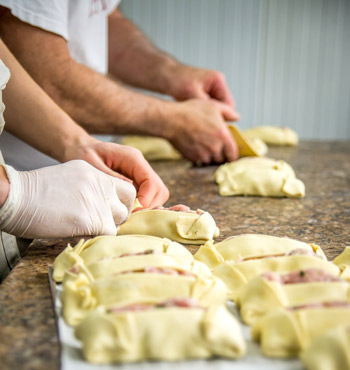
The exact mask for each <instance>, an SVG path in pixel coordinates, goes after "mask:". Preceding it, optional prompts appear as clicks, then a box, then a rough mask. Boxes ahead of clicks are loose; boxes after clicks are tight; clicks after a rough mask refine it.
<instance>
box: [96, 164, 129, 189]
mask: <svg viewBox="0 0 350 370" xmlns="http://www.w3.org/2000/svg"><path fill="white" fill-rule="evenodd" d="M90 164H91V165H92V166H94V167H95V168H97V169H98V170H100V171H102V172H104V173H106V174H107V175H110V176H113V177H115V178H117V179H120V180H124V181H126V182H128V183H131V184H132V180H130V179H129V178H127V177H125V176H123V175H121V174H120V173H118V172H115V171H113V170H112V169H111V168H109V167H108V166H106V165H105V164H104V162H101V163H100V162H94V163H90Z"/></svg>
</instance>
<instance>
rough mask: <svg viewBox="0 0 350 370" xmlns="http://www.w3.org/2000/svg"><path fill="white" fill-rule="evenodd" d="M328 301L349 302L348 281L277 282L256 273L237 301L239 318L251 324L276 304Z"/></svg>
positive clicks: (292, 305)
mask: <svg viewBox="0 0 350 370" xmlns="http://www.w3.org/2000/svg"><path fill="white" fill-rule="evenodd" d="M332 301H344V302H345V301H348V302H350V285H349V283H347V282H345V281H334V282H309V283H300V284H281V283H279V282H276V281H271V280H268V279H266V278H264V277H262V276H257V277H255V278H254V279H253V280H251V281H250V282H249V283H248V284H247V285H246V286H245V287H244V288H243V289H242V291H241V294H240V295H239V297H238V301H237V304H238V306H240V314H241V317H242V319H243V321H244V322H245V323H246V324H248V325H253V324H254V323H255V322H256V321H257V320H258V319H260V318H261V317H262V316H263V315H265V314H266V313H267V312H269V311H271V310H273V309H276V308H278V307H295V306H301V305H305V304H309V303H317V302H332Z"/></svg>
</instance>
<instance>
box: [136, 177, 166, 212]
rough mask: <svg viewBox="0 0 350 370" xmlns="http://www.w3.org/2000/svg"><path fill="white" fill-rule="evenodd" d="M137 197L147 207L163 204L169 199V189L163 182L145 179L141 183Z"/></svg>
mask: <svg viewBox="0 0 350 370" xmlns="http://www.w3.org/2000/svg"><path fill="white" fill-rule="evenodd" d="M137 197H138V199H139V201H140V203H141V204H142V205H143V206H144V207H145V208H153V207H156V206H161V205H163V204H164V203H165V202H166V201H167V200H168V199H169V190H168V189H167V188H166V186H165V185H164V184H163V183H162V184H157V183H154V182H153V181H145V182H143V183H142V184H141V185H140V188H139V191H138V193H137Z"/></svg>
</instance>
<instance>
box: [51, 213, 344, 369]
mask: <svg viewBox="0 0 350 370" xmlns="http://www.w3.org/2000/svg"><path fill="white" fill-rule="evenodd" d="M201 218H202V220H201ZM163 221H164V227H162V225H163ZM128 222H130V223H129V224H128ZM128 222H127V223H126V224H125V226H124V227H122V228H121V233H122V234H127V235H120V236H116V237H107V236H104V237H97V238H94V239H91V240H88V241H83V240H82V241H80V242H79V243H78V244H77V245H76V246H75V247H71V246H70V245H69V246H67V248H66V249H65V250H64V251H63V252H62V253H61V254H60V255H59V256H58V257H57V258H56V260H55V265H54V275H53V276H54V279H55V280H56V282H58V283H62V286H63V290H62V294H61V301H62V304H63V309H62V313H63V317H64V319H65V321H66V322H67V324H68V325H71V326H73V327H74V328H75V335H76V336H77V338H78V339H79V340H81V342H82V345H83V353H84V356H85V358H86V359H87V360H88V361H90V362H93V363H111V362H130V361H141V360H154V359H156V360H182V359H192V358H208V357H212V356H222V357H225V358H229V359H237V358H239V357H241V356H243V355H244V353H245V352H246V345H245V342H244V339H243V337H242V333H241V328H240V324H239V323H238V321H237V320H236V319H235V318H234V316H233V315H232V314H231V313H229V311H228V310H227V309H226V306H225V302H226V301H227V300H232V301H234V302H235V304H236V306H237V307H238V308H239V310H240V315H241V318H242V320H243V321H244V322H245V323H246V324H248V325H250V326H251V334H252V338H253V339H254V340H256V341H258V342H260V344H261V349H262V352H263V354H264V355H266V356H269V357H291V356H301V358H302V359H303V361H304V364H306V366H307V367H308V368H309V369H312V370H314V369H326V368H327V369H331V370H335V369H343V368H346V367H337V366H336V361H339V358H340V357H339V356H340V355H339V353H342V356H343V357H344V356H345V357H347V356H348V354H347V352H345V353H343V352H344V351H343V352H342V348H348V347H344V346H346V345H348V344H349V342H345V343H343V342H344V341H345V340H348V339H346V338H349V336H348V333H349V330H348V326H347V325H349V324H350V288H349V282H348V280H349V278H350V274H349V264H350V248H347V249H345V251H344V252H343V253H342V255H341V256H339V257H338V258H337V259H336V260H335V261H334V262H329V261H327V259H326V256H325V254H324V253H323V251H322V249H321V248H320V247H319V246H317V245H314V244H307V243H304V242H301V241H296V240H292V239H288V238H278V237H273V236H267V235H256V234H245V235H238V236H233V237H231V238H228V239H226V240H224V241H222V242H220V243H214V242H213V238H214V237H215V236H217V235H218V233H219V230H218V229H217V227H216V225H215V221H214V219H213V218H212V217H211V216H210V214H209V213H207V212H203V211H200V210H198V211H191V210H189V209H181V207H180V208H173V209H157V210H140V211H137V212H135V213H133V214H132V216H131V219H130V220H129V221H128ZM139 225H142V226H141V229H142V231H143V233H144V234H148V235H137V234H136V233H137V232H138V230H140V228H139ZM154 235H156V236H154ZM166 237H168V238H166ZM170 239H171V240H170ZM179 242H181V243H184V244H186V243H187V244H196V243H198V244H201V246H200V248H199V250H198V251H197V253H196V254H195V256H194V257H193V256H192V254H191V253H190V252H189V251H188V249H186V248H185V247H184V246H183V245H181V244H179ZM327 330H333V331H334V330H338V331H342V333H343V335H342V336H341V337H340V336H335V335H334V334H332V332H329V333H328V332H327ZM323 335H324V336H325V339H322V336H323ZM327 338H328V339H327ZM340 338H343V340H342V341H340ZM335 339H336V340H335ZM331 340H333V342H332V344H331V345H330V346H332V348H333V347H334V346H338V347H337V348H338V352H335V351H334V350H332V351H328V352H330V354H329V355H327V356H328V357H327V358H328V360H327V361H328V362H327V363H328V364H330V363H331V362H332V360H331V359H332V355H334V353H337V356H336V358H335V359H334V366H333V365H332V366H333V367H322V366H321V365H322V364H321V363H320V361H313V360H312V358H314V357H315V356H317V353H318V352H319V351H320V349H319V348H323V347H324V346H326V345H325V344H324V342H325V341H326V342H328V341H331ZM314 342H315V344H314ZM346 343H347V344H346ZM322 346H323V347H322ZM326 354H327V351H323V353H322V355H323V358H325V356H326ZM347 359H348V360H347V361H348V363H349V364H350V360H349V358H348V357H347ZM322 363H325V362H324V361H323V362H322Z"/></svg>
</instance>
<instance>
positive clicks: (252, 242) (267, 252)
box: [194, 234, 326, 268]
mask: <svg viewBox="0 0 350 370" xmlns="http://www.w3.org/2000/svg"><path fill="white" fill-rule="evenodd" d="M294 249H305V250H309V251H311V252H314V253H316V254H317V255H318V256H320V257H322V258H324V259H326V256H325V255H324V253H323V251H322V249H321V248H320V247H319V246H318V245H315V244H310V245H309V244H307V243H304V242H301V241H298V240H293V239H289V238H279V237H277V236H271V235H261V234H242V235H236V236H232V237H230V238H227V239H225V240H224V241H222V242H220V243H216V244H214V243H213V242H212V241H208V242H207V243H205V244H204V245H203V246H201V247H200V248H199V250H198V252H197V253H196V254H195V256H194V258H195V259H196V260H198V261H201V262H204V263H205V264H207V265H208V266H209V267H210V268H214V267H216V266H218V265H220V264H221V263H222V262H224V261H234V262H240V261H242V259H247V258H257V257H264V256H271V255H279V254H284V253H288V252H290V251H292V250H294Z"/></svg>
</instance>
